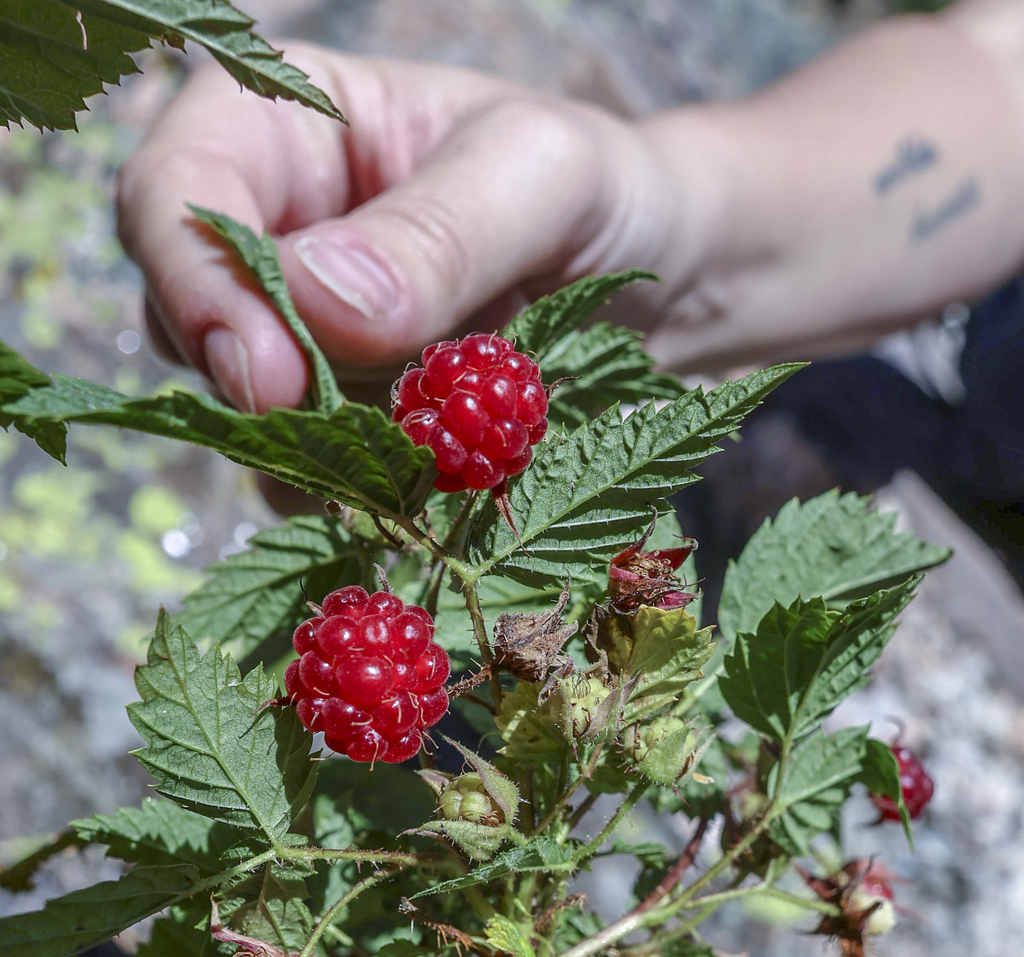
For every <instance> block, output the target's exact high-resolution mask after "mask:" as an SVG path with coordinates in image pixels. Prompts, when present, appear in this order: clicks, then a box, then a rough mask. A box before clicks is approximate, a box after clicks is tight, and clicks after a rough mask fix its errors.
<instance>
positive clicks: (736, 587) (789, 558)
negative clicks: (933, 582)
mask: <svg viewBox="0 0 1024 957" xmlns="http://www.w3.org/2000/svg"><path fill="white" fill-rule="evenodd" d="M895 523H896V515H895V514H889V513H881V512H869V511H867V499H864V498H860V497H859V496H857V495H854V494H852V493H850V494H847V495H843V496H840V495H839V493H838V492H836V491H832V492H827V493H826V494H824V495H819V496H818V497H817V498H814V499H811V501H809V502H805V503H804V504H802V505H801V504H800V503H799V502H797V500H796V499H794V500H793V501H791V502H788V503H787V504H786V505H785V506H783V508H782V510H781V511H780V512H779V514H778V516H777V517H776V518H775V520H774V521H766V522H765V523H764V525H762V526H761V528H760V529H758V531H757V532H756V533H755V534H754V535H753V537H752V538H751V539H750V541H749V542H748V543H747V546H746V547H745V548H744V549H743V554H742V555H740V558H739V561H738V562H731V563H730V566H729V569H728V571H727V572H726V576H725V584H724V586H723V590H722V598H721V601H720V602H719V606H718V624H719V627H720V628H721V630H722V634H723V635H724V636H725V637H726V638H729V639H731V638H733V637H735V636H736V635H737V634H738V633H739V632H746V633H752V632H754V631H756V630H757V625H758V622H759V621H760V620H761V619H762V618H763V617H764V615H765V614H767V612H768V610H769V609H770V608H771V607H772V605H773V604H774V603H775V602H779V603H780V604H782V605H783V606H786V607H788V606H789V605H790V604H792V602H793V601H794V599H796V598H798V597H801V596H802V597H804V598H813V597H815V596H820V597H822V598H824V599H825V600H826V601H827V602H839V601H848V600H851V599H853V598H863V597H864V596H865V595H870V594H872V593H873V592H875V591H877V590H878V589H880V588H886V587H889V586H891V585H894V584H896V583H897V582H899V581H903V580H904V579H905V578H907V577H908V576H909V575H912V574H914V573H916V572H921V571H924V570H925V569H926V568H931V567H932V566H934V565H938V564H939V563H941V562H943V561H945V560H946V559H947V558H948V557H949V555H950V551H949V549H947V548H941V547H939V546H937V545H930V544H927V543H926V542H921V541H919V540H917V539H916V538H914V537H913V536H912V535H910V534H907V533H905V532H900V533H897V532H895V531H894V530H893V529H894V526H895Z"/></svg>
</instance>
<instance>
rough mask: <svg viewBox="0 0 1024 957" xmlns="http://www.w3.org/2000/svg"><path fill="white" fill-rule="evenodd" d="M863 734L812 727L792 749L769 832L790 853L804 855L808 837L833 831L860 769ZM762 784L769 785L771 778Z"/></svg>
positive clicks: (864, 731)
mask: <svg viewBox="0 0 1024 957" xmlns="http://www.w3.org/2000/svg"><path fill="white" fill-rule="evenodd" d="M867 732H868V729H867V728H866V727H864V728H843V729H842V730H840V731H837V732H836V733H835V734H834V735H832V736H829V735H826V734H825V733H824V731H822V730H821V728H816V729H815V730H814V732H813V733H812V734H810V735H808V736H807V737H806V738H804V740H803V741H801V742H800V743H799V744H798V745H797V746H796V747H795V748H794V749H793V752H792V754H791V756H790V761H789V764H788V765H787V768H786V774H785V777H784V779H783V782H782V788H781V789H780V791H779V795H778V802H777V804H776V814H777V815H778V816H777V817H776V818H775V820H774V821H773V822H772V825H771V828H770V831H769V833H770V835H771V837H772V839H773V840H774V841H776V843H778V844H780V845H781V846H782V847H783V848H784V849H785V850H787V851H788V852H789V853H790V854H794V855H796V854H801V855H803V854H807V853H808V851H809V849H810V841H811V839H812V838H813V837H815V836H816V835H817V834H821V833H822V832H824V831H829V830H831V829H832V828H833V827H834V824H835V820H836V817H837V815H838V813H839V809H840V808H841V806H842V804H843V802H844V801H845V800H846V798H847V796H848V795H849V793H850V786H851V785H852V784H853V782H854V781H855V780H856V778H857V776H858V775H859V774H860V773H861V770H862V768H863V767H864V761H865V756H866V754H867V741H868V737H867ZM773 773H774V772H773ZM768 785H769V788H772V787H773V786H774V781H773V780H772V779H771V778H769V782H768Z"/></svg>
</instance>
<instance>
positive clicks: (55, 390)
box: [4, 376, 437, 516]
mask: <svg viewBox="0 0 1024 957" xmlns="http://www.w3.org/2000/svg"><path fill="white" fill-rule="evenodd" d="M4 411H5V412H7V413H9V414H13V415H20V416H24V417H25V419H26V420H27V421H28V422H29V423H30V424H34V423H35V422H87V423H91V424H98V425H116V426H118V427H120V428H125V429H134V430H135V431H137V432H149V433H152V434H153V435H163V436H167V437H168V438H173V439H180V440H182V441H185V442H193V443H195V444H196V445H203V446H206V447H207V448H211V449H214V450H215V451H217V452H220V453H221V455H224V456H226V457H227V458H229V459H231V460H232V461H233V462H238V463H239V464H241V465H247V466H249V467H250V468H255V469H260V470H261V471H263V472H266V473H268V474H269V475H273V476H275V477H276V478H279V479H281V480H282V481H284V482H289V483H290V484H292V485H295V486H297V487H298V488H303V489H306V491H309V492H312V493H313V494H315V495H324V496H326V497H328V498H336V499H338V500H339V501H341V502H344V503H346V504H348V505H353V506H355V507H356V508H362V509H371V510H377V511H380V512H381V513H382V514H385V515H395V516H398V515H416V514H418V513H419V512H420V510H421V509H422V508H423V504H424V502H425V501H426V498H427V495H428V494H429V492H430V489H431V488H432V486H433V482H434V476H435V475H436V474H437V473H436V471H435V469H434V465H433V458H434V457H433V453H432V452H430V451H429V450H428V449H426V448H425V447H420V448H415V447H414V446H413V444H412V442H411V441H410V440H409V437H408V436H407V435H406V434H405V433H404V432H403V431H402V429H401V428H400V427H399V426H398V425H395V424H393V423H392V422H390V421H388V419H387V417H386V416H385V415H384V413H383V412H382V411H381V410H380V409H374V408H370V407H369V406H365V405H360V404H359V403H356V402H348V403H346V404H345V405H343V406H341V408H339V409H338V410H337V411H335V412H334V413H333V414H332V415H330V416H325V415H322V414H321V413H319V412H299V411H296V410H294V409H272V410H271V411H270V412H269V413H268V414H267V415H265V416H258V415H247V414H245V413H242V412H236V411H235V410H234V409H230V408H228V407H227V406H225V405H221V403H219V402H217V401H216V400H215V399H213V398H211V397H210V396H208V395H197V394H193V393H190V392H175V393H173V394H172V395H169V396H154V397H153V398H148V399H130V398H129V397H128V396H125V395H121V393H119V392H115V391H114V390H113V389H108V388H106V387H105V386H101V385H97V384H96V383H94V382H87V381H85V380H84V379H69V378H67V377H66V376H55V377H54V384H53V386H51V387H49V388H44V389H35V390H33V391H32V392H31V393H29V394H28V395H26V396H24V397H23V398H22V399H20V400H19V401H17V402H15V403H14V404H13V405H8V406H6V407H5V409H4Z"/></svg>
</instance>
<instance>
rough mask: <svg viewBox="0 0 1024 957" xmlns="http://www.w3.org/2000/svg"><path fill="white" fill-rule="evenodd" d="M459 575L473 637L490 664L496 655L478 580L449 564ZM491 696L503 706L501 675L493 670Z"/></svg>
mask: <svg viewBox="0 0 1024 957" xmlns="http://www.w3.org/2000/svg"><path fill="white" fill-rule="evenodd" d="M449 567H450V568H452V570H453V571H454V572H455V574H456V575H458V576H459V579H460V580H461V582H462V593H463V595H465V596H466V610H467V611H468V612H469V617H470V619H471V620H472V622H473V637H474V638H476V643H477V645H478V646H479V648H480V657H481V658H482V659H483V663H484V665H489V664H490V663H491V662H492V661H493V660H494V655H493V654H491V643H490V641H489V640H488V638H487V623H486V622H485V621H484V613H483V609H482V608H481V607H480V596H479V595H478V594H477V590H476V580H475V579H472V578H469V577H468V576H464V575H463V574H462V571H461V570H460V569H459V568H458V567H456V566H452V565H450V566H449ZM490 681H491V697H492V699H493V700H494V707H495V708H500V707H501V698H502V691H501V677H500V676H499V675H498V674H496V673H495V672H493V671H492V672H491V678H490Z"/></svg>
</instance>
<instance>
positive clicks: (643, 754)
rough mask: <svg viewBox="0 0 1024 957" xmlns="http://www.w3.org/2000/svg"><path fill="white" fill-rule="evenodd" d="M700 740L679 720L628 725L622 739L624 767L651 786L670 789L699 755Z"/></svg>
mask: <svg viewBox="0 0 1024 957" xmlns="http://www.w3.org/2000/svg"><path fill="white" fill-rule="evenodd" d="M699 745H700V738H699V736H698V734H697V732H695V731H694V730H693V729H692V728H690V726H689V725H687V724H686V722H685V721H683V720H681V719H680V718H670V717H660V718H655V719H654V720H653V721H651V722H650V723H649V724H634V725H630V727H628V728H627V729H626V731H625V733H624V734H623V736H622V752H623V756H624V757H625V759H626V762H627V764H629V765H631V766H632V767H634V768H635V769H636V770H637V771H639V772H640V774H641V775H642V776H643V777H645V778H647V780H648V781H650V782H652V783H653V784H661V785H663V786H665V787H674V786H675V785H676V784H677V783H678V782H679V780H680V779H681V778H683V777H685V776H686V775H687V774H689V773H690V772H691V771H693V768H694V766H695V765H696V763H697V761H698V760H699V758H700V755H701V749H700V747H699Z"/></svg>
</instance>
